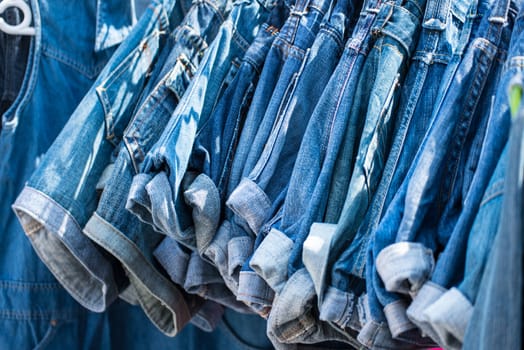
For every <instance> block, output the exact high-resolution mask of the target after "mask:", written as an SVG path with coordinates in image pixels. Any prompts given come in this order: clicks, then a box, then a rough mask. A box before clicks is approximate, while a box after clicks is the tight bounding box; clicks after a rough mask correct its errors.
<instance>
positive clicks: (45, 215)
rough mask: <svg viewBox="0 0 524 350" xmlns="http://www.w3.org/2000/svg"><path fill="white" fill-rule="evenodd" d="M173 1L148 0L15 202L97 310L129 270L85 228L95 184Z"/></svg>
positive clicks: (35, 238) (62, 275)
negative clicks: (105, 252) (100, 247)
mask: <svg viewBox="0 0 524 350" xmlns="http://www.w3.org/2000/svg"><path fill="white" fill-rule="evenodd" d="M115 6H116V4H115ZM173 7H174V2H170V3H168V4H160V3H155V4H153V5H151V7H150V8H149V10H148V12H147V13H146V14H145V15H144V16H143V17H142V18H141V21H140V22H139V23H137V25H136V26H135V27H134V29H133V31H132V32H131V34H130V35H129V36H128V37H127V39H126V41H125V44H124V45H121V46H120V47H119V49H118V50H117V51H116V52H115V54H114V55H113V56H112V57H111V60H110V61H109V63H108V64H107V65H106V66H105V67H104V70H102V72H101V73H100V75H99V76H98V78H97V80H96V82H95V83H94V85H93V86H92V87H91V89H90V90H89V92H88V93H87V94H86V95H85V97H84V98H83V100H82V101H81V102H80V104H79V105H78V107H77V108H76V110H75V111H74V112H73V115H72V116H71V118H70V119H69V121H68V122H67V124H66V125H65V127H64V129H62V132H61V133H60V135H59V136H58V137H57V138H56V140H55V141H54V143H53V145H52V146H51V148H50V149H49V150H48V151H47V152H46V154H45V155H44V156H43V157H41V158H40V160H39V166H38V168H37V169H36V171H35V173H34V174H33V175H32V176H31V178H30V179H29V181H28V183H27V185H26V186H25V188H24V189H23V191H22V192H21V193H20V195H19V196H18V198H17V200H16V202H15V204H14V206H13V208H14V209H15V212H16V214H17V215H18V218H19V220H20V223H21V224H22V226H23V228H24V230H25V231H26V233H27V234H28V237H29V238H30V240H31V243H32V244H33V247H34V248H35V250H36V252H37V254H38V255H39V256H40V258H41V259H42V260H43V261H44V263H45V264H46V265H47V267H48V268H49V269H50V270H51V271H52V272H53V274H54V275H55V277H56V278H57V279H58V280H59V282H60V283H61V284H63V285H64V287H65V288H66V289H67V290H68V291H69V292H70V293H71V295H72V296H73V297H74V298H75V299H77V300H78V301H79V302H80V303H81V304H82V305H83V306H85V307H86V308H88V309H90V310H93V311H99V312H100V311H103V310H104V309H105V308H106V307H107V305H109V304H110V303H111V302H112V301H113V300H114V299H115V298H116V297H117V296H118V293H119V285H121V284H123V282H121V281H122V280H124V281H125V276H123V274H122V271H121V269H120V268H119V266H118V264H115V263H114V261H113V260H112V259H110V258H109V257H106V256H104V255H103V253H102V252H101V251H100V250H98V249H97V247H96V246H95V245H94V244H93V243H92V242H91V241H90V240H89V239H88V238H87V237H85V236H84V235H83V234H82V231H81V230H82V227H83V226H84V225H85V223H86V222H87V220H88V218H89V216H90V215H91V214H92V213H93V211H94V210H95V209H96V204H97V200H98V198H97V192H96V184H97V182H98V180H99V178H100V176H101V175H102V172H103V170H104V168H105V167H106V165H107V164H108V163H109V162H110V158H111V153H112V152H113V150H114V148H115V146H116V145H118V142H119V141H120V138H121V137H122V131H123V129H124V128H125V127H126V125H127V123H128V121H129V119H130V117H131V113H132V111H133V109H134V107H135V103H136V100H137V99H138V97H139V95H140V92H141V89H142V87H143V85H144V84H145V78H146V74H147V72H148V70H149V69H150V67H151V66H152V65H153V63H154V59H155V57H156V55H157V53H158V52H159V50H160V49H161V47H162V44H163V41H164V40H163V36H164V35H165V34H163V33H164V32H163V31H165V30H168V27H167V26H168V24H169V21H168V20H169V19H168V17H167V13H169V12H171V9H172V8H173ZM175 12H176V11H175ZM68 16H70V15H68ZM104 28H105V26H104ZM104 30H107V28H105V29H104ZM126 33H127V32H126ZM120 35H122V33H121V34H120ZM60 37H61V36H60ZM100 38H101V39H103V38H105V37H104V35H103V34H102V36H101V37H100ZM62 39H63V38H62ZM107 44H109V43H106V45H107ZM63 45H67V44H66V43H64V42H62V43H60V47H63ZM71 45H72V44H71ZM95 48H96V42H95ZM89 55H90V54H89ZM84 56H88V54H86V55H82V58H83V59H87V58H85V57H84ZM62 60H66V59H65V58H62ZM66 97H67V96H65V97H63V98H62V99H65V98H66ZM41 109H42V110H45V107H41ZM39 137H41V136H39ZM65 173H66V174H67V176H64V174H65ZM58 252H59V253H58ZM113 270H115V271H113ZM114 272H115V273H116V275H115V274H114Z"/></svg>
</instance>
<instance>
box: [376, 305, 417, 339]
mask: <svg viewBox="0 0 524 350" xmlns="http://www.w3.org/2000/svg"><path fill="white" fill-rule="evenodd" d="M408 306H409V305H408V303H407V302H406V301H405V300H397V301H394V302H392V303H390V304H388V305H386V306H384V315H385V316H386V320H387V321H388V326H389V330H390V332H391V335H392V336H393V338H395V339H396V338H399V337H400V336H401V335H402V334H404V333H406V332H409V331H411V330H413V329H416V328H417V326H415V325H414V324H413V323H412V322H411V321H410V320H409V318H408V316H407V314H406V310H407V308H408Z"/></svg>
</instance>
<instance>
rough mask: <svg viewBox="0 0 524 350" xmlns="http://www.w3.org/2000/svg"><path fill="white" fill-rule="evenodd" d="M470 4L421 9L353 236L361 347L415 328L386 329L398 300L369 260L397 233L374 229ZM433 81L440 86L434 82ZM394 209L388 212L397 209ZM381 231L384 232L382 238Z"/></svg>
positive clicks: (429, 117) (462, 35)
mask: <svg viewBox="0 0 524 350" xmlns="http://www.w3.org/2000/svg"><path fill="white" fill-rule="evenodd" d="M470 3H471V1H455V2H446V1H444V2H432V1H430V2H428V4H427V6H426V13H425V18H424V20H423V31H422V34H421V37H420V39H419V44H418V48H417V50H416V52H415V55H414V56H413V62H412V65H411V68H410V72H409V73H408V76H407V78H406V83H405V87H404V88H403V92H402V97H401V101H400V106H399V110H398V114H399V116H398V125H397V127H396V128H397V131H396V135H395V138H394V141H393V146H392V149H391V151H390V153H389V157H388V160H387V162H386V165H385V169H384V174H383V176H382V179H381V182H380V184H379V187H378V190H377V193H376V194H375V197H374V199H373V202H372V204H371V207H370V209H369V210H368V213H367V215H366V218H365V219H364V222H363V223H362V225H361V226H360V228H359V230H358V232H357V237H367V239H368V240H369V242H368V243H367V247H364V248H365V250H364V251H361V253H360V254H359V256H360V259H366V284H367V291H368V303H369V309H370V312H371V315H370V317H369V318H370V319H369V320H368V323H367V325H365V328H364V330H363V331H362V332H361V335H360V336H359V339H360V340H361V341H362V342H363V343H364V344H372V343H373V340H372V339H371V338H378V337H381V335H380V334H384V335H383V336H384V337H388V335H386V334H389V337H391V333H392V334H393V335H394V336H398V335H400V334H401V333H403V332H409V329H413V328H414V326H413V325H412V324H411V323H410V322H409V321H407V320H406V319H405V318H403V319H399V322H397V323H396V324H395V317H393V315H392V316H390V317H389V325H390V326H391V327H388V325H387V324H386V316H387V315H384V312H383V306H384V305H387V304H389V303H390V302H392V301H395V300H398V297H397V296H395V295H393V294H391V293H389V292H387V291H386V290H385V289H384V286H383V284H382V281H381V280H380V277H379V276H378V274H377V272H376V270H375V258H374V257H375V256H376V255H377V254H378V252H380V250H381V249H382V247H384V246H385V245H387V244H388V242H390V240H394V235H395V234H396V231H395V230H394V229H391V230H389V229H390V228H391V227H390V226H382V227H381V228H380V229H377V227H378V225H379V222H380V220H381V218H382V217H383V216H384V213H385V211H386V209H387V208H388V206H390V203H391V202H392V200H393V197H394V196H395V195H396V194H397V192H398V190H399V188H400V186H401V184H402V181H404V179H405V178H406V175H407V173H408V169H409V167H410V166H411V164H412V162H413V158H414V157H415V153H416V152H417V150H418V149H419V147H420V145H421V144H422V140H423V138H424V136H425V134H426V132H427V130H428V129H429V127H430V125H431V123H432V121H433V119H434V115H433V110H434V109H435V108H436V106H438V105H440V104H441V103H442V100H443V97H444V93H445V92H446V91H447V90H448V88H449V85H450V83H451V81H452V78H453V76H454V75H455V72H456V70H457V68H458V66H459V63H460V62H461V60H462V56H463V52H464V50H465V48H466V46H467V44H468V42H469V37H470V34H471V31H472V28H473V26H474V25H478V22H479V21H480V18H479V19H476V13H477V10H476V2H473V4H472V5H473V6H470ZM468 7H470V8H469V9H468ZM479 13H482V12H479ZM475 23H477V24H475ZM435 81H438V82H439V83H438V84H435ZM415 116H416V117H415ZM398 203H400V202H398ZM398 205H399V204H397V206H396V207H395V206H392V208H399V206H398ZM390 210H391V209H390ZM386 230H389V231H387V232H388V233H387V234H386V233H385V232H386ZM388 237H389V238H388ZM390 330H391V332H390ZM370 337H371V338H370ZM366 338H368V339H366Z"/></svg>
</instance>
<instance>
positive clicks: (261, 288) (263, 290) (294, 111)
mask: <svg viewBox="0 0 524 350" xmlns="http://www.w3.org/2000/svg"><path fill="white" fill-rule="evenodd" d="M360 6H361V4H357V3H352V2H351V1H348V0H341V1H337V2H335V3H334V4H333V5H332V8H331V10H330V12H329V13H328V14H327V15H326V16H325V18H324V21H323V23H322V24H321V26H320V30H319V33H318V34H317V37H316V38H315V41H314V43H313V44H312V46H311V49H310V50H309V51H308V53H307V56H306V59H305V61H304V68H303V69H302V70H301V72H299V73H298V75H297V77H296V79H297V82H296V84H295V87H294V88H293V89H292V91H291V92H290V96H289V97H287V101H286V102H285V104H284V103H283V104H282V106H281V110H279V112H278V115H277V118H276V120H275V125H274V128H273V130H272V132H271V135H270V137H269V142H268V143H267V144H266V146H265V148H264V151H263V154H262V156H261V158H260V160H259V162H258V163H257V165H256V167H255V169H254V170H253V171H252V172H251V174H250V176H249V177H248V178H244V180H243V181H251V184H250V186H248V187H251V188H252V186H257V188H258V190H257V193H260V194H264V195H265V196H266V197H267V199H268V200H267V202H268V203H271V205H272V206H273V207H274V206H275V203H276V202H278V200H276V199H277V198H282V197H284V196H285V195H286V191H287V186H288V183H289V180H290V177H291V172H292V170H293V167H294V164H295V160H296V156H297V155H298V149H299V147H300V143H301V141H302V138H303V136H304V133H305V129H306V126H307V124H308V122H309V118H310V116H311V115H312V113H313V110H314V108H315V106H316V104H317V102H318V100H319V99H320V96H321V94H322V92H323V90H322V89H319V88H318V87H319V86H325V85H326V84H327V83H328V82H329V79H330V77H331V74H332V73H333V71H334V70H335V67H336V65H337V63H338V60H339V59H340V57H341V55H342V52H343V49H344V43H345V42H346V41H347V38H348V37H349V36H350V35H351V32H352V30H353V28H354V26H355V22H356V19H357V18H358V17H357V16H356V14H357V13H359V12H360ZM255 173H258V175H257V176H255ZM246 190H247V187H244V189H243V190H242V189H241V187H239V188H238V189H237V190H235V192H234V193H237V191H239V192H238V193H237V194H240V193H244V195H246V193H245V192H243V191H246ZM259 190H260V191H259ZM275 209H276V208H273V209H271V212H274V211H275ZM264 226H266V225H264ZM259 231H260V230H259ZM257 233H258V232H257ZM257 242H258V244H257ZM260 243H261V240H258V237H257V241H256V242H255V249H256V248H257V247H258V245H259V244H260ZM250 261H251V259H249V260H248V261H246V262H245V264H244V267H243V269H242V271H241V272H240V277H239V292H238V296H239V300H243V301H244V302H246V303H248V304H251V305H256V304H259V301H260V300H262V301H263V302H262V305H260V306H262V307H265V306H268V304H269V303H270V302H271V300H267V297H266V296H270V295H271V294H272V293H271V288H270V287H269V286H268V285H267V284H266V283H265V282H264V281H263V280H262V279H261V278H260V276H258V275H257V274H256V273H255V272H254V271H253V270H252V269H251V268H250V267H249V264H250ZM255 308H259V307H256V306H255Z"/></svg>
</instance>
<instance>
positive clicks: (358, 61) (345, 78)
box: [251, 0, 381, 345]
mask: <svg viewBox="0 0 524 350" xmlns="http://www.w3.org/2000/svg"><path fill="white" fill-rule="evenodd" d="M380 6H381V2H380V1H374V0H373V1H367V2H365V3H364V4H363V5H362V11H361V12H360V16H359V20H358V22H357V24H356V26H355V28H354V29H353V33H352V36H351V38H350V39H349V40H348V41H347V43H346V45H345V48H344V52H343V54H342V56H341V58H340V60H339V62H338V65H337V67H336V68H335V70H334V72H333V74H332V75H331V78H330V80H329V82H328V83H327V85H326V88H325V89H324V91H323V93H322V96H321V97H320V99H319V102H318V103H317V105H316V107H315V109H314V111H313V114H312V116H311V118H310V120H309V123H308V126H307V128H306V132H305V134H304V138H303V140H302V144H301V146H300V149H299V153H298V155H297V160H296V163H295V166H294V169H293V173H292V175H291V180H290V184H289V189H288V191H287V196H286V198H285V202H284V206H283V210H282V213H280V214H279V215H280V216H281V219H280V220H278V221H277V222H276V223H275V224H274V225H273V227H272V228H271V230H269V232H268V233H267V236H266V237H265V238H264V239H263V241H262V243H261V244H260V246H259V247H258V249H257V250H256V251H255V253H254V255H253V258H252V260H251V267H252V268H253V269H254V270H255V272H257V273H258V274H259V275H260V276H261V277H262V278H264V280H265V281H266V282H267V283H268V284H269V285H270V286H271V287H272V288H273V289H274V290H275V291H276V294H277V296H276V298H275V301H274V308H273V310H272V311H271V313H270V316H269V324H268V335H269V337H270V339H271V340H272V341H273V343H274V344H276V343H282V344H290V343H293V342H304V343H318V342H322V341H324V340H327V339H337V340H339V341H342V342H346V343H347V342H349V343H351V344H354V345H356V344H357V343H356V342H355V340H354V339H352V337H351V336H350V335H348V334H345V333H342V332H339V331H338V330H336V329H334V328H332V327H331V326H330V325H329V324H327V323H325V322H324V323H322V322H321V323H319V322H318V311H317V310H316V302H315V289H314V284H313V281H312V280H311V278H310V276H309V274H308V273H307V271H306V270H305V269H304V268H301V269H298V270H296V272H295V273H294V274H293V275H290V276H288V266H289V265H288V263H290V258H291V251H292V249H293V245H294V244H297V245H302V243H303V242H304V240H305V238H306V234H307V232H309V227H310V226H311V224H312V223H313V222H314V221H320V220H322V217H323V214H324V212H325V208H326V201H327V193H328V190H329V184H330V179H331V176H332V174H333V169H334V166H335V162H336V159H337V152H338V150H339V148H340V146H341V143H342V140H343V137H344V135H345V131H346V127H347V125H348V122H349V120H348V118H347V116H348V115H349V111H350V108H351V105H352V103H353V98H354V97H355V95H354V93H355V88H356V86H357V83H358V81H359V76H360V74H361V71H362V67H363V65H364V61H365V57H366V54H367V53H369V51H370V50H371V47H372V45H373V42H374V38H373V37H371V36H370V35H369V33H370V30H371V27H372V25H373V23H374V20H375V17H376V14H377V12H378V11H379V9H380ZM297 293H299V295H304V297H300V298H296V297H293V296H296V295H297ZM280 298H281V299H280ZM279 300H282V302H279ZM283 301H286V302H283ZM285 305H287V306H285ZM277 306H278V307H277ZM354 335H356V334H354Z"/></svg>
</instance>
